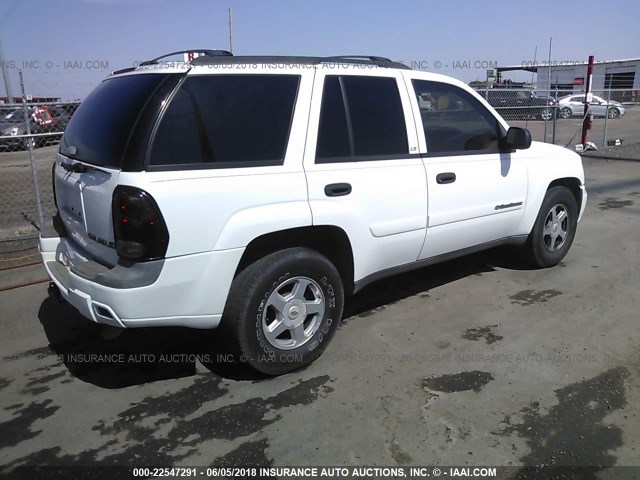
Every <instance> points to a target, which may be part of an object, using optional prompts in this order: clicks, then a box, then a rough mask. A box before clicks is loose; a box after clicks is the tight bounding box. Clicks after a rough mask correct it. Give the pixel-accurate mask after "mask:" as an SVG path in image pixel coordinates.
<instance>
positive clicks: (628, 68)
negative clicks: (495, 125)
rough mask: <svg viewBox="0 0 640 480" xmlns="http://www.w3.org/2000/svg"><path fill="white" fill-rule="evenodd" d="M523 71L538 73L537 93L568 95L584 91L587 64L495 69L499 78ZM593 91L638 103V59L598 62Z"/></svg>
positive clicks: (553, 63) (526, 64)
mask: <svg viewBox="0 0 640 480" xmlns="http://www.w3.org/2000/svg"><path fill="white" fill-rule="evenodd" d="M515 70H524V71H527V72H534V73H536V74H537V76H536V81H535V86H536V88H537V89H538V90H541V91H542V90H547V89H549V88H550V89H551V90H558V92H559V94H561V95H562V94H564V95H570V94H572V93H576V92H582V91H584V89H585V87H586V80H587V78H586V77H587V62H577V61H576V62H556V61H551V62H548V61H539V62H523V63H522V65H518V66H511V67H498V68H497V71H498V75H499V77H503V76H504V72H508V71H515ZM592 82H593V83H592V86H591V89H592V91H593V92H600V93H602V92H605V91H608V90H611V92H610V95H611V99H612V100H617V101H619V102H625V103H626V102H634V103H637V102H640V58H634V59H628V60H611V61H597V60H596V62H595V64H594V66H593V79H592Z"/></svg>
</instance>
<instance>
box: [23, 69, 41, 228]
mask: <svg viewBox="0 0 640 480" xmlns="http://www.w3.org/2000/svg"><path fill="white" fill-rule="evenodd" d="M18 76H19V77H20V91H21V92H22V110H23V111H24V120H25V124H26V126H27V135H28V136H27V148H28V149H29V163H30V165H31V177H32V179H33V188H34V189H35V192H36V208H37V209H38V220H39V221H40V229H42V228H43V227H44V214H43V213H42V201H41V199H40V185H39V184H38V174H37V172H36V162H35V159H34V158H33V145H34V143H35V142H34V141H33V137H31V123H30V121H29V108H28V107H27V94H26V93H25V91H24V79H23V78H22V70H19V71H18Z"/></svg>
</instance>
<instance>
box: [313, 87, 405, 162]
mask: <svg viewBox="0 0 640 480" xmlns="http://www.w3.org/2000/svg"><path fill="white" fill-rule="evenodd" d="M345 102H346V103H345ZM408 153H409V146H408V139H407V127H406V123H405V119H404V112H403V110H402V103H401V100H400V92H399V91H398V85H397V82H396V80H395V78H391V77H366V76H351V75H345V76H327V77H325V83H324V88H323V94H322V106H321V110H320V123H319V128H318V145H317V147H316V163H333V162H343V161H355V160H368V159H371V158H372V157H378V156H380V157H387V156H394V155H398V156H400V155H407V154H408Z"/></svg>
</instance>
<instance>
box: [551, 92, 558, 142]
mask: <svg viewBox="0 0 640 480" xmlns="http://www.w3.org/2000/svg"><path fill="white" fill-rule="evenodd" d="M553 100H554V102H555V103H554V104H553V107H554V108H553V126H552V127H551V144H552V145H555V144H556V122H557V121H558V115H560V108H559V107H558V85H556V89H555V91H554V92H553Z"/></svg>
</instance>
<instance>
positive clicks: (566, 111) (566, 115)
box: [560, 107, 571, 118]
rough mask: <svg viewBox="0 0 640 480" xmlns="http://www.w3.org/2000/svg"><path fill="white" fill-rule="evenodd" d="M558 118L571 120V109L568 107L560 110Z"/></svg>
mask: <svg viewBox="0 0 640 480" xmlns="http://www.w3.org/2000/svg"><path fill="white" fill-rule="evenodd" d="M560 118H571V109H570V108H568V107H564V108H561V109H560Z"/></svg>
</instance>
